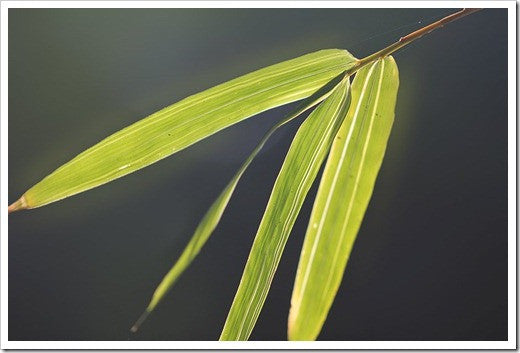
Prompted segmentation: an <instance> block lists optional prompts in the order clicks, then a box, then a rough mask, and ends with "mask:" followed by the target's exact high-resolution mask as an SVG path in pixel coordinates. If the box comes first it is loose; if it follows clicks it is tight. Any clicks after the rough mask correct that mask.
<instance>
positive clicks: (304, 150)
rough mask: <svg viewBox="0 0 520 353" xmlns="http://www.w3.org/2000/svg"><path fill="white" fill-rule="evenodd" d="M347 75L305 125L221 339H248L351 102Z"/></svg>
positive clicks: (277, 187)
mask: <svg viewBox="0 0 520 353" xmlns="http://www.w3.org/2000/svg"><path fill="white" fill-rule="evenodd" d="M348 91H349V85H348V79H346V80H345V81H344V82H343V83H342V84H341V85H340V86H338V88H337V89H336V90H335V91H334V92H333V93H332V95H331V96H330V97H328V98H327V99H326V100H325V101H324V102H323V103H322V104H320V105H319V106H318V107H317V108H316V109H315V110H314V111H313V112H312V114H311V115H310V116H309V117H308V118H307V119H306V120H305V122H304V123H303V124H302V125H301V126H300V128H299V129H298V132H297V133H296V136H295V137H294V140H293V142H292V144H291V146H290V148H289V151H288V153H287V156H286V158H285V160H284V163H283V165H282V168H281V170H280V173H279V174H278V177H277V179H276V182H275V184H274V187H273V190H272V192H271V196H270V199H269V202H268V204H267V207H266V210H265V213H264V216H263V218H262V221H261V223H260V226H259V229H258V232H257V234H256V237H255V240H254V242H253V246H252V248H251V252H250V254H249V258H248V260H247V264H246V266H245V269H244V273H243V274H242V279H241V281H240V285H239V287H238V290H237V293H236V295H235V299H234V300H233V304H232V306H231V309H230V311H229V314H228V317H227V320H226V323H225V325H224V328H223V331H222V334H221V337H220V339H221V340H247V339H248V337H249V335H250V334H251V331H252V330H253V327H254V325H255V323H256V320H257V318H258V315H259V313H260V310H261V309H262V306H263V304H264V301H265V298H266V296H267V293H268V291H269V287H270V286H271V282H272V279H273V276H274V273H275V271H276V268H277V266H278V263H279V261H280V257H281V255H282V251H283V249H284V246H285V243H286V242H287V238H288V237H289V234H290V232H291V229H292V226H293V224H294V222H295V220H296V217H297V215H298V213H299V211H300V208H301V206H302V204H303V201H304V199H305V196H306V194H307V192H308V190H309V188H310V187H311V185H312V183H313V181H314V179H315V177H316V174H317V173H318V170H319V168H320V166H321V164H322V162H323V160H324V159H325V157H326V155H327V152H328V150H329V148H330V145H331V144H332V140H333V139H334V136H335V134H336V132H337V130H338V129H339V126H340V124H341V121H342V120H343V118H344V117H345V115H346V112H347V107H348V104H349V101H350V95H348Z"/></svg>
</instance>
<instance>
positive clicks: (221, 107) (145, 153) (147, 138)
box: [9, 49, 357, 212]
mask: <svg viewBox="0 0 520 353" xmlns="http://www.w3.org/2000/svg"><path fill="white" fill-rule="evenodd" d="M356 62H357V59H356V58H354V57H353V56H352V55H351V54H350V53H348V52H347V51H345V50H339V49H329V50H321V51H318V52H315V53H311V54H307V55H303V56H301V57H298V58H296V59H292V60H288V61H284V62H282V63H279V64H275V65H272V66H269V67H266V68H263V69H260V70H258V71H255V72H252V73H250V74H247V75H244V76H241V77H239V78H236V79H233V80H231V81H228V82H226V83H223V84H221V85H218V86H215V87H213V88H210V89H208V90H206V91H203V92H201V93H198V94H195V95H193V96H190V97H188V98H185V99H183V100H181V101H179V102H177V103H175V104H173V105H170V106H168V107H166V108H164V109H162V110H160V111H158V112H156V113H154V114H152V115H150V116H148V117H147V118H145V119H142V120H140V121H138V122H136V123H134V124H133V125H130V126H129V127H126V128H124V129H122V130H120V131H118V132H116V133H115V134H113V135H111V136H109V137H108V138H106V139H104V140H103V141H101V142H99V143H98V144H96V145H95V146H93V147H91V148H90V149H88V150H86V151H84V152H83V153H81V154H79V155H78V156H76V157H75V158H74V159H72V160H71V161H69V162H68V163H66V164H64V165H63V166H61V167H60V168H58V169H57V170H55V171H54V172H53V173H51V174H50V175H48V176H47V177H45V178H44V179H43V180H42V181H40V182H39V183H38V184H36V185H35V186H33V187H32V188H31V189H29V190H28V191H27V192H26V193H25V194H24V195H23V196H22V197H21V198H20V199H19V200H18V201H17V202H15V203H14V204H13V205H11V206H10V207H9V211H10V212H12V211H16V210H19V209H25V208H35V207H39V206H43V205H46V204H48V203H51V202H54V201H57V200H60V199H63V198H66V197H68V196H71V195H74V194H77V193H79V192H82V191H85V190H88V189H91V188H94V187H96V186H99V185H102V184H104V183H107V182H109V181H111V180H114V179H116V178H119V177H122V176H124V175H126V174H129V173H132V172H134V171H136V170H138V169H140V168H143V167H145V166H147V165H150V164H152V163H154V162H157V161H158V160H160V159H162V158H165V157H167V156H169V155H171V154H173V153H175V152H178V151H180V150H182V149H184V148H186V147H188V146H190V145H191V144H193V143H195V142H197V141H199V140H201V139H204V138H206V137H208V136H210V135H212V134H214V133H216V132H218V131H219V130H222V129H224V128H226V127H228V126H230V125H233V124H235V123H237V122H239V121H241V120H244V119H246V118H248V117H250V116H252V115H255V114H258V113H260V112H262V111H265V110H268V109H271V108H273V107H276V106H280V105H283V104H287V103H289V102H293V101H297V100H300V99H303V98H306V97H309V96H310V95H311V94H313V93H314V92H316V91H317V90H318V89H319V88H320V87H322V86H323V85H324V84H326V83H327V82H328V81H329V80H331V79H332V78H333V77H335V76H337V75H338V74H339V73H341V72H343V71H345V70H347V69H349V68H350V67H352V66H353V65H355V63H356Z"/></svg>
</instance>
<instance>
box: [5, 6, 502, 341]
mask: <svg viewBox="0 0 520 353" xmlns="http://www.w3.org/2000/svg"><path fill="white" fill-rule="evenodd" d="M453 11H454V10H453V9H9V172H8V175H9V182H8V185H9V200H10V202H13V201H15V200H16V199H17V198H18V197H19V196H20V195H21V194H22V193H23V192H24V191H26V189H28V188H29V187H30V186H32V185H34V184H35V183H36V182H38V181H39V180H40V179H42V178H43V177H44V176H46V175H47V174H49V173H50V172H51V171H53V170H54V169H55V168H57V167H58V166H60V165H61V164H63V163H65V162H67V161H68V160H69V159H71V158H72V157H74V156H75V155H76V154H78V153H79V152H81V151H83V150H85V149H86V148H88V147H90V146H91V145H93V144H94V143H96V142H98V141H99V140H101V139H102V138H104V137H106V136H108V135H109V134H111V133H113V132H115V131H117V130H119V129H121V128H123V127H125V126H127V125H129V124H131V123H133V122H135V121H137V120H139V119H140V118H143V117H145V116H146V115H148V114H150V113H152V112H154V111H156V110H158V109H160V108H162V107H164V106H166V105H169V104H171V103H174V102H176V101H178V100H180V99H182V98H184V97H186V96H188V95H190V94H193V93H196V92H198V91H201V90H203V89H206V88H209V87H211V86H213V85H216V84H218V83H221V82H224V81H227V80H229V79H231V78H234V77H236V76H239V75H242V74H245V73H247V72H249V71H252V70H255V69H258V68H261V67H264V66H267V65H270V64H273V63H277V62H280V61H283V60H287V59H291V58H293V57H296V56H299V55H302V54H305V53H308V52H312V51H316V50H319V49H325V48H343V49H348V50H349V51H351V52H352V53H353V54H354V55H355V56H356V57H358V58H360V57H363V56H366V55H368V54H370V53H372V52H374V51H376V50H379V49H381V48H383V47H384V46H386V45H388V44H390V43H391V42H393V41H395V40H397V39H398V38H399V37H400V36H401V35H404V34H407V33H409V32H411V31H412V30H415V29H417V28H419V27H420V26H421V25H424V24H426V23H429V22H431V21H434V20H436V19H439V18H441V17H442V16H444V15H447V14H449V13H451V12H453ZM419 21H421V23H419ZM395 58H396V61H397V64H398V65H399V69H400V81H401V85H400V90H399V94H398V102H397V108H396V120H395V124H394V127H393V131H392V134H391V137H390V141H389V146H388V149H387V153H386V157H385V161H384V163H383V166H382V169H381V172H380V174H379V178H378V181H377V183H376V187H375V191H374V195H373V198H372V201H371V203H370V206H369V208H368V211H367V213H366V216H365V219H364V223H363V225H362V227H361V230H360V232H359V235H358V238H357V241H356V244H355V246H354V250H353V252H352V255H351V257H350V261H349V264H348V267H347V271H346V274H345V277H344V279H343V282H342V285H341V287H340V290H339V293H338V295H337V297H336V300H335V302H334V304H333V307H332V309H331V312H330V314H329V316H328V319H327V321H326V322H325V325H324V327H323V331H322V333H321V335H320V337H319V339H321V340H506V339H507V173H506V172H507V80H508V78H507V67H506V63H507V13H506V10H502V9H486V10H483V11H481V12H479V13H476V14H474V15H471V16H468V17H466V18H464V19H462V20H459V21H457V22H455V23H452V24H449V25H448V26H446V27H445V28H443V29H440V30H438V31H436V32H434V33H432V34H430V35H428V36H427V37H424V38H423V39H422V40H419V41H417V42H416V43H414V44H412V45H411V46H409V47H407V48H406V49H404V50H402V51H400V52H398V53H396V54H395ZM292 107H293V106H292V105H289V106H284V107H280V108H277V109H273V110H271V111H268V112H265V113H262V114H260V115H258V116H255V117H253V118H251V119H248V120H246V121H243V122H241V123H239V124H237V125H235V126H233V127H231V128H228V129H226V130H224V131H222V132H221V133H218V134H216V135H213V136H212V137H211V138H208V139H207V140H204V141H202V142H199V143H197V144H195V145H193V146H192V147H190V148H188V149H186V150H183V151H181V152H179V153H177V154H175V155H173V156H171V157H170V158H167V159H165V160H162V161H161V162H159V163H157V164H154V165H153V166H151V167H148V168H145V169H144V170H141V171H139V172H136V173H134V174H131V175H129V176H127V177H125V178H122V179H119V180H117V181H115V182H112V183H110V184H108V185H104V186H102V187H99V188H96V189H94V190H91V191H88V192H86V193H83V194H80V195H77V196H74V197H71V198H69V199H66V200H64V201H60V202H57V203H54V204H51V205H48V206H46V207H43V208H39V209H35V210H30V211H25V212H20V213H16V214H13V215H10V216H9V340H215V339H218V337H219V334H220V330H221V328H222V326H223V324H224V321H225V318H226V315H227V311H228V309H229V307H230V305H231V302H232V300H233V296H234V293H235V290H236V289H237V287H238V283H239V280H240V276H241V274H242V269H243V266H244V265H245V262H246V259H247V256H248V253H249V248H250V246H251V244H252V241H253V238H254V235H255V232H256V228H257V226H258V224H259V222H260V219H261V217H262V213H263V211H264V208H265V205H266V202H267V200H268V197H269V193H270V189H271V187H272V185H273V182H274V180H275V178H276V175H277V173H278V170H279V167H280V165H281V163H282V161H283V158H284V156H285V153H286V151H287V148H288V146H289V144H290V141H291V139H292V136H293V135H294V133H295V131H296V129H297V128H298V126H299V124H300V123H301V121H302V119H299V120H296V121H293V122H292V123H291V124H289V125H287V126H285V127H284V128H283V129H281V130H280V131H279V132H277V133H276V135H275V136H274V137H273V138H272V139H271V140H270V141H269V142H268V144H267V146H266V147H265V149H264V150H263V152H262V153H261V154H260V156H259V157H258V158H257V159H256V160H255V162H254V163H253V164H252V165H251V167H250V168H249V169H248V171H247V172H246V174H245V175H244V177H243V178H242V180H241V182H240V184H239V185H238V188H237V190H236V192H235V194H234V196H233V198H232V200H231V203H230V204H229V207H228V209H227V211H226V213H225V215H224V217H223V219H222V222H221V224H220V225H219V227H218V228H217V230H216V231H215V233H214V234H213V236H212V237H211V239H210V240H209V241H208V243H207V245H206V246H205V247H204V248H203V250H202V251H201V253H200V255H199V256H198V258H197V259H196V260H195V261H194V263H193V264H192V265H191V267H190V268H189V269H188V270H187V271H186V273H185V274H184V275H183V276H182V277H181V279H180V280H179V281H178V283H177V284H176V285H175V287H174V289H173V290H172V292H171V293H170V294H169V295H168V297H167V298H166V300H165V301H164V302H163V304H162V305H160V307H159V308H158V309H157V311H156V312H155V313H154V314H152V315H151V316H150V318H149V320H148V321H147V322H146V323H145V324H144V325H143V326H142V328H141V331H140V332H138V333H137V334H135V335H131V334H130V333H129V328H130V326H131V325H132V324H133V322H134V321H135V320H136V319H137V317H138V316H139V315H140V314H141V312H142V310H143V309H144V308H145V306H146V305H147V303H148V301H149V299H150V297H151V295H152V293H153V291H154V289H155V287H156V285H157V284H158V283H159V281H160V280H161V279H162V277H163V275H164V274H165V273H166V272H167V271H168V269H169V268H170V266H171V265H172V264H173V263H174V261H175V260H176V258H177V257H178V256H179V254H180V252H181V251H182V249H183V247H184V246H185V245H186V243H187V242H188V240H189V238H190V237H191V235H192V232H193V230H194V229H195V227H196V225H197V223H198V221H199V220H200V219H201V217H202V216H203V214H204V212H205V211H206V210H207V208H208V207H209V206H210V204H211V203H212V201H213V200H214V199H215V198H216V197H217V195H218V194H219V192H220V191H221V189H222V188H223V187H224V186H225V185H226V183H227V181H228V180H229V179H230V178H231V176H232V175H233V174H234V173H235V171H236V169H237V168H238V167H239V165H240V164H241V162H242V161H243V160H244V159H245V158H246V157H247V155H248V154H249V153H250V151H251V150H252V149H253V148H254V146H255V145H256V143H257V142H258V141H259V139H260V138H261V136H262V135H263V134H264V132H265V131H266V130H267V129H268V128H269V127H270V126H271V125H273V124H274V123H275V122H276V121H277V120H278V119H280V118H281V117H282V116H283V114H284V113H286V112H288V111H289V110H290V109H291V108H292ZM317 184H318V183H317V182H316V183H315V185H314V186H313V188H312V190H311V192H310V193H309V195H308V197H307V200H306V202H305V204H304V206H303V208H302V211H301V213H300V216H299V218H298V220H297V222H296V224H295V226H294V229H293V232H292V234H291V237H290V239H289V241H288V243H287V246H286V249H285V252H284V255H283V257H282V260H281V263H280V266H279V268H278V271H277V274H276V276H275V278H274V282H273V285H272V288H271V290H270V293H269V295H268V297H267V301H266V303H265V306H264V308H263V311H262V312H261V314H260V317H259V320H258V323H257V326H256V328H255V329H254V331H253V334H252V336H251V339H252V340H284V339H286V327H287V315H288V311H289V305H290V297H291V291H292V286H293V281H294V276H295V272H296V266H297V262H298V258H299V251H300V247H301V245H302V243H303V238H304V234H305V230H306V223H307V220H308V217H309V215H310V211H311V208H312V202H313V199H314V195H315V193H316V189H317Z"/></svg>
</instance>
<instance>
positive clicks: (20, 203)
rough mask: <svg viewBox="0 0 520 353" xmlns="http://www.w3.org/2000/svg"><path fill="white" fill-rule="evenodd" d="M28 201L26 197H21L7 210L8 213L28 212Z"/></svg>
mask: <svg viewBox="0 0 520 353" xmlns="http://www.w3.org/2000/svg"><path fill="white" fill-rule="evenodd" d="M28 208H29V207H28V205H27V201H26V200H25V196H22V197H20V198H19V199H18V200H16V201H15V202H13V203H12V204H11V205H9V207H8V208H7V211H8V213H12V212H16V211H21V210H26V209H28Z"/></svg>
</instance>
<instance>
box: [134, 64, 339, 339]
mask: <svg viewBox="0 0 520 353" xmlns="http://www.w3.org/2000/svg"><path fill="white" fill-rule="evenodd" d="M345 74H346V72H342V73H341V74H339V75H338V76H336V77H335V78H333V79H332V80H331V81H329V82H328V83H327V84H326V85H325V86H323V87H322V88H320V89H319V90H318V91H316V92H315V93H314V94H313V95H312V96H310V97H308V98H306V99H305V100H303V101H302V102H301V103H300V104H299V105H298V107H297V108H296V109H295V110H294V111H293V112H291V113H289V114H288V115H287V116H286V117H285V118H283V119H282V120H280V121H279V122H278V123H277V124H276V125H274V126H273V127H272V128H271V129H269V131H268V132H267V133H266V134H265V135H264V137H263V138H262V139H261V140H260V142H259V143H258V145H257V146H256V147H255V149H254V150H253V152H251V154H250V155H249V157H248V158H247V159H246V160H245V161H244V163H243V164H242V165H241V166H240V168H239V170H238V171H237V173H236V174H235V175H234V176H233V178H232V179H231V181H230V182H229V183H228V184H227V186H226V187H225V188H224V190H223V191H222V192H221V193H220V195H219V197H218V198H217V199H216V200H215V201H214V202H213V204H212V205H211V207H210V208H209V210H208V211H207V212H206V214H205V215H204V217H203V218H202V220H201V221H200V223H199V225H198V226H197V229H196V230H195V233H194V234H193V236H192V238H191V240H190V242H189V243H188V245H187V246H186V248H185V249H184V251H183V252H182V254H181V256H180V257H179V259H178V260H177V262H176V263H175V264H174V265H173V267H172V268H171V269H170V271H169V272H168V273H167V274H166V276H165V277H164V278H163V280H162V281H161V283H160V284H159V286H158V287H157V289H156V290H155V292H154V294H153V296H152V300H151V301H150V303H149V304H148V307H147V308H146V310H145V312H144V313H143V315H141V317H140V318H139V320H137V322H136V324H135V325H134V326H133V327H132V331H134V332H135V331H137V329H138V328H139V326H140V325H141V323H142V322H143V321H144V320H145V319H146V317H147V316H148V314H149V313H151V312H152V311H153V310H154V309H155V307H156V306H157V304H159V302H160V301H161V300H162V299H163V298H164V296H165V295H166V293H167V292H168V291H169V290H170V289H171V287H172V286H173V285H174V284H175V282H176V281H177V279H178V278H179V276H180V275H181V274H182V273H183V272H184V270H185V269H186V268H187V267H188V266H189V265H190V263H191V262H192V261H193V259H194V258H195V257H196V256H197V254H198V253H199V251H200V249H201V248H202V247H203V246H204V244H205V243H206V241H207V240H208V238H209V237H210V235H211V234H212V233H213V230H215V228H216V226H217V225H218V223H219V222H220V219H221V218H222V214H223V213H224V210H225V209H226V207H227V204H228V202H229V200H230V198H231V196H232V195H233V192H234V191H235V188H236V186H237V184H238V181H239V180H240V178H241V177H242V175H243V174H244V172H245V171H246V169H247V167H248V166H249V165H250V164H251V162H252V161H253V159H254V158H255V157H256V155H257V154H258V153H259V152H260V150H261V149H262V147H263V146H264V144H265V143H266V142H267V140H268V139H269V137H271V135H272V134H273V133H274V132H275V131H276V130H277V129H278V128H280V127H281V126H283V125H285V124H286V123H288V122H289V121H291V120H293V119H294V118H296V117H298V116H299V115H301V114H302V113H303V112H305V111H306V110H308V109H310V108H312V107H314V106H315V105H316V104H318V103H320V102H321V101H322V100H324V99H325V98H327V97H328V96H329V95H330V94H331V93H332V92H333V90H334V89H335V88H336V87H337V86H338V84H340V82H341V81H342V80H343V79H344V78H345Z"/></svg>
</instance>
